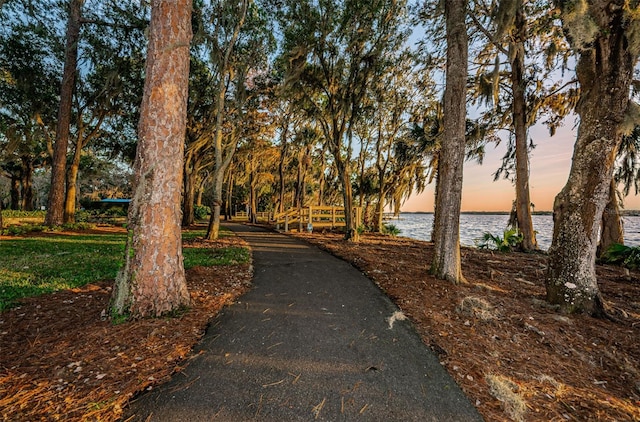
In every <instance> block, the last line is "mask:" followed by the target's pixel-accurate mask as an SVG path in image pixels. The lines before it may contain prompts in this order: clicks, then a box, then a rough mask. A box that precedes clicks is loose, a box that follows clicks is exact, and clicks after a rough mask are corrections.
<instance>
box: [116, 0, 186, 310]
mask: <svg viewBox="0 0 640 422" xmlns="http://www.w3.org/2000/svg"><path fill="white" fill-rule="evenodd" d="M190 41H191V1H190V0H176V1H162V0H153V1H152V3H151V25H150V30H149V47H148V53H147V63H146V79H145V87H144V97H143V99H142V105H141V109H140V123H139V126H138V132H139V136H138V138H139V141H138V149H137V152H136V160H135V165H134V167H135V181H134V190H133V192H134V193H133V197H132V200H131V204H130V207H129V236H128V239H127V246H126V250H125V264H124V267H123V268H122V269H121V271H120V273H119V274H118V277H117V279H116V285H115V289H114V296H113V310H114V311H115V312H116V313H117V314H121V315H122V314H126V313H131V315H132V316H134V317H146V316H159V315H162V314H166V313H168V312H171V311H174V310H176V309H179V308H181V307H183V306H187V305H189V303H190V298H189V292H188V291H187V285H186V280H185V272H184V265H183V257H182V237H181V231H180V221H181V210H180V191H181V188H182V171H183V157H184V138H185V131H186V111H187V95H188V79H189V43H190Z"/></svg>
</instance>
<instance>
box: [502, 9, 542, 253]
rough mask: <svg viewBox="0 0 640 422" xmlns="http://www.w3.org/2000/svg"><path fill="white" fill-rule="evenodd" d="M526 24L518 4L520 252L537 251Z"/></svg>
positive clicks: (514, 72) (514, 55)
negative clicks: (528, 118) (529, 133)
mask: <svg viewBox="0 0 640 422" xmlns="http://www.w3.org/2000/svg"><path fill="white" fill-rule="evenodd" d="M526 28H527V25H526V21H525V18H524V12H523V11H522V2H521V1H518V9H517V11H516V17H515V31H516V33H515V34H514V35H515V42H512V43H511V45H510V47H509V48H510V53H511V54H510V57H511V88H512V91H513V104H512V106H513V129H514V132H515V149H516V180H515V183H516V216H517V219H518V229H519V231H520V233H521V234H522V242H521V244H520V247H521V248H522V249H523V250H524V251H527V252H528V251H534V250H537V249H538V242H537V240H536V232H535V230H534V229H533V219H532V217H531V196H530V193H529V148H528V140H527V103H526V98H525V85H526V81H525V79H524V76H525V75H524V72H525V68H524V42H525V41H526V37H527V29H526Z"/></svg>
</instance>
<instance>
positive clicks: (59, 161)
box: [45, 0, 84, 226]
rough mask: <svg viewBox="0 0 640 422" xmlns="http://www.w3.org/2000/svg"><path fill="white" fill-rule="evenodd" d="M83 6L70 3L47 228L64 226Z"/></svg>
mask: <svg viewBox="0 0 640 422" xmlns="http://www.w3.org/2000/svg"><path fill="white" fill-rule="evenodd" d="M83 4H84V0H71V1H70V2H69V21H68V22H67V33H66V46H65V57H64V70H63V73H62V86H61V88H60V106H59V108H58V124H57V125H56V141H55V144H54V147H53V158H52V164H51V187H50V189H49V198H48V201H47V215H46V217H45V224H46V225H48V226H59V225H61V224H62V223H63V222H64V200H65V193H64V187H65V180H66V178H65V175H66V172H67V168H66V167H67V147H68V146H69V126H70V124H71V107H72V102H73V89H74V87H75V80H76V69H77V66H78V40H79V39H80V18H81V12H82V5H83Z"/></svg>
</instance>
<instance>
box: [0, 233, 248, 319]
mask: <svg viewBox="0 0 640 422" xmlns="http://www.w3.org/2000/svg"><path fill="white" fill-rule="evenodd" d="M203 235H204V232H203V231H189V232H185V234H184V237H185V238H195V237H198V236H203ZM125 240H126V234H124V233H123V234H104V235H93V234H92V235H89V234H78V235H73V236H66V235H64V236H53V237H49V236H42V237H28V238H15V239H10V240H2V241H1V242H0V311H2V310H4V309H6V308H8V307H10V306H12V305H13V304H15V303H16V302H18V301H19V299H20V298H23V297H29V296H37V295H41V294H44V293H51V292H54V291H56V290H62V289H69V288H73V287H80V286H83V285H85V284H87V283H91V282H95V281H98V280H104V279H114V278H115V277H116V274H117V272H118V269H119V268H120V265H121V264H122V261H123V258H124V244H125ZM248 260H249V251H248V250H247V249H244V248H224V249H207V248H185V249H184V265H185V268H187V269H188V268H191V267H194V266H196V265H201V266H213V265H230V264H237V263H245V262H248Z"/></svg>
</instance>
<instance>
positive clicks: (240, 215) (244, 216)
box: [233, 211, 271, 221]
mask: <svg viewBox="0 0 640 422" xmlns="http://www.w3.org/2000/svg"><path fill="white" fill-rule="evenodd" d="M256 218H257V219H258V220H262V221H270V220H271V213H270V212H267V211H259V212H257V213H256ZM233 219H234V220H248V219H249V213H248V212H246V211H238V212H236V213H235V215H234V216H233Z"/></svg>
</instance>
